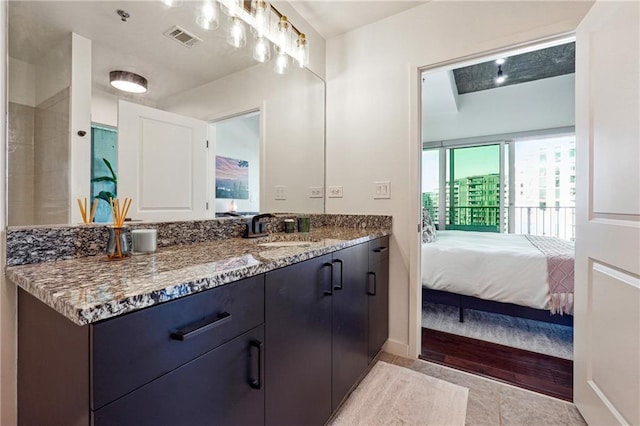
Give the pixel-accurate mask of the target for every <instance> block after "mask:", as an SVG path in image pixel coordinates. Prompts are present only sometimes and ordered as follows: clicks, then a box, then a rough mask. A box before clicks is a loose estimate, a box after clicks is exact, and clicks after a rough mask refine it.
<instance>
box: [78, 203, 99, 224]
mask: <svg viewBox="0 0 640 426" xmlns="http://www.w3.org/2000/svg"><path fill="white" fill-rule="evenodd" d="M78 207H80V215H81V216H82V223H85V224H86V223H92V222H93V218H94V217H95V215H96V208H97V207H98V199H97V198H94V200H93V204H92V205H91V213H90V214H88V213H89V210H87V198H86V197H85V198H84V203H83V202H82V200H81V199H80V198H78Z"/></svg>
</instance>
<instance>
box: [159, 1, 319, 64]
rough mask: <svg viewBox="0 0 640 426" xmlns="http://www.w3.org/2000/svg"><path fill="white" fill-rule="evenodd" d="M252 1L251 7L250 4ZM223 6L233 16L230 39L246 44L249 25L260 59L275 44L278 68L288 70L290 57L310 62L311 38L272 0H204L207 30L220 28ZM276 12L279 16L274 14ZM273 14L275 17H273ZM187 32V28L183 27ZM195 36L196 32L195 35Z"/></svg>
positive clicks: (201, 18) (202, 19)
mask: <svg viewBox="0 0 640 426" xmlns="http://www.w3.org/2000/svg"><path fill="white" fill-rule="evenodd" d="M162 1H163V2H164V3H165V4H175V2H176V1H179V2H181V1H182V0H162ZM249 4H250V7H249ZM220 10H222V12H224V13H225V14H226V15H227V16H228V17H229V20H230V25H229V30H228V33H227V35H226V40H227V43H229V44H230V45H231V46H234V47H243V46H245V45H246V43H247V39H246V38H247V33H246V25H249V27H250V28H251V30H252V32H253V34H255V45H254V46H253V58H254V59H255V60H256V61H258V62H267V61H269V60H270V59H271V56H272V54H271V48H272V47H273V49H275V52H276V54H275V55H274V56H276V60H275V62H276V63H275V70H276V72H278V73H279V74H284V73H285V72H287V70H288V68H289V61H290V60H291V59H293V60H295V62H296V63H297V64H298V66H299V67H300V68H304V67H306V66H307V65H308V64H309V40H308V39H307V37H306V35H305V34H304V33H303V32H301V31H299V30H298V29H297V28H296V27H295V26H294V25H293V24H291V22H289V19H288V18H287V17H286V16H285V15H283V14H282V13H280V12H279V11H278V10H277V9H276V8H275V7H273V6H272V5H271V4H270V2H269V1H268V0H251V2H249V1H248V0H204V4H203V5H202V8H201V9H200V10H199V11H198V15H197V17H196V23H197V24H198V25H199V26H201V27H202V28H204V29H206V30H214V29H216V28H218V26H219V22H220ZM273 15H275V16H273ZM272 16H273V17H272ZM182 31H183V32H184V30H182ZM193 37H194V36H193Z"/></svg>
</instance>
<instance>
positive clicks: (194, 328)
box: [171, 312, 231, 342]
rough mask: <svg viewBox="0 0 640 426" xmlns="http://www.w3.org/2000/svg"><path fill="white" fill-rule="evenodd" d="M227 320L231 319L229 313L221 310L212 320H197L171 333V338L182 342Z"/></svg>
mask: <svg viewBox="0 0 640 426" xmlns="http://www.w3.org/2000/svg"><path fill="white" fill-rule="evenodd" d="M229 321H231V314H230V313H229V312H221V313H219V314H218V316H217V317H215V318H214V319H213V321H212V320H211V318H205V319H204V320H202V321H198V322H197V323H195V324H192V325H190V326H188V327H185V328H183V329H182V330H178V331H176V332H174V333H171V338H172V339H173V340H180V341H181V342H182V341H185V340H187V339H191V338H192V337H194V336H197V335H198V334H201V333H204V332H205V331H209V330H211V329H212V328H215V327H217V326H219V325H222V324H225V323H227V322H229Z"/></svg>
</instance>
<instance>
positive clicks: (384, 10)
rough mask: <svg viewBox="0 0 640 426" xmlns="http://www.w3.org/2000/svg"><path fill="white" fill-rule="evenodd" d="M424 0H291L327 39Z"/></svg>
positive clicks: (294, 6) (421, 2)
mask: <svg viewBox="0 0 640 426" xmlns="http://www.w3.org/2000/svg"><path fill="white" fill-rule="evenodd" d="M423 3H426V0H422V1H403V0H397V1H384V0H373V1H364V0H292V1H291V5H292V6H293V8H294V9H295V10H296V11H297V12H298V13H299V14H300V15H302V17H303V18H304V19H305V20H306V21H307V22H308V23H309V24H311V26H312V27H313V28H315V30H316V31H318V32H319V33H320V35H322V36H323V37H324V38H325V39H329V38H331V37H334V36H336V35H339V34H342V33H345V32H348V31H351V30H353V29H356V28H359V27H361V26H363V25H367V24H370V23H372V22H375V21H379V20H380V19H384V18H386V17H388V16H391V15H395V14H396V13H400V12H402V11H405V10H407V9H410V8H412V7H416V6H419V5H421V4H423Z"/></svg>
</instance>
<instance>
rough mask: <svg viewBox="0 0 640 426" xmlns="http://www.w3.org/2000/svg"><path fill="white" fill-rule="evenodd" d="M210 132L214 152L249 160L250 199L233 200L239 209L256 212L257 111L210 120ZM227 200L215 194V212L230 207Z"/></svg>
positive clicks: (258, 186)
mask: <svg viewBox="0 0 640 426" xmlns="http://www.w3.org/2000/svg"><path fill="white" fill-rule="evenodd" d="M214 132H215V133H214ZM209 134H210V135H212V134H215V146H214V152H215V155H220V156H223V157H228V158H235V159H238V160H245V161H248V162H249V170H248V172H249V199H248V200H240V199H237V200H234V201H235V203H236V206H237V211H238V212H259V211H260V205H259V204H260V115H259V114H256V113H252V114H248V115H243V116H240V117H234V118H231V119H229V120H224V121H221V122H219V123H214V124H211V125H209ZM214 190H215V189H214ZM230 203H231V200H230V199H224V198H216V203H215V204H216V210H215V211H216V213H220V212H226V211H229V207H230Z"/></svg>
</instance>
